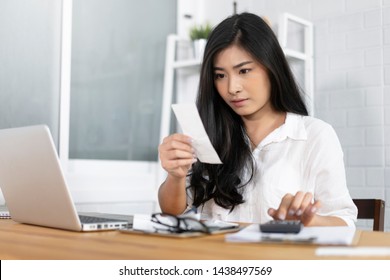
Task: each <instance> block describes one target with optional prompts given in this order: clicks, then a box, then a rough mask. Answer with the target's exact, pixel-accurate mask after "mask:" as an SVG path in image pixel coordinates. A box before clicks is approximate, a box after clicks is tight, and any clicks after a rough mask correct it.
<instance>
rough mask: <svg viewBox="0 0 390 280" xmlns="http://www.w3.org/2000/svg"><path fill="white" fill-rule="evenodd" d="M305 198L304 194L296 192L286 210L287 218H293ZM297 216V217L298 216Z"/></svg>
mask: <svg viewBox="0 0 390 280" xmlns="http://www.w3.org/2000/svg"><path fill="white" fill-rule="evenodd" d="M304 196H305V193H304V192H301V191H299V192H297V193H296V194H295V196H294V199H293V200H292V202H291V204H290V207H289V209H288V212H287V213H288V216H290V217H291V216H295V215H296V213H297V212H298V210H299V208H300V207H301V204H302V201H303V198H304ZM298 216H299V215H298Z"/></svg>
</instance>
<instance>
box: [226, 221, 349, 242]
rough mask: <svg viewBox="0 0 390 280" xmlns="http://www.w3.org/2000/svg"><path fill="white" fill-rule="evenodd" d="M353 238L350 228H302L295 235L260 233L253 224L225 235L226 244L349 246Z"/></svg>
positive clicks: (256, 225) (257, 227)
mask: <svg viewBox="0 0 390 280" xmlns="http://www.w3.org/2000/svg"><path fill="white" fill-rule="evenodd" d="M354 236H355V228H352V227H304V228H303V229H302V230H301V231H300V232H299V233H297V234H283V233H262V232H260V229H259V225H258V224H254V225H250V226H248V227H246V228H245V229H243V230H241V231H239V232H237V233H232V234H227V235H226V237H225V240H226V241H228V242H282V243H286V242H287V243H312V244H321V245H351V244H352V242H353V240H354Z"/></svg>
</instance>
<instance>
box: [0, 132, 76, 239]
mask: <svg viewBox="0 0 390 280" xmlns="http://www.w3.org/2000/svg"><path fill="white" fill-rule="evenodd" d="M0 188H1V190H2V192H3V195H4V198H5V201H6V203H7V207H8V209H9V212H10V214H11V217H12V219H13V220H15V221H17V222H20V223H28V224H34V225H41V226H47V227H55V228H62V229H67V230H74V231H80V230H81V229H82V227H81V224H80V221H79V218H78V215H77V212H76V209H75V207H74V203H73V201H72V198H71V196H70V193H69V190H68V188H67V185H66V182H65V178H64V176H63V173H62V171H61V167H60V162H59V160H58V157H57V152H56V149H55V146H54V143H53V140H52V137H51V135H50V131H49V129H48V127H47V126H45V125H38V126H29V127H20V128H11V129H3V130H0Z"/></svg>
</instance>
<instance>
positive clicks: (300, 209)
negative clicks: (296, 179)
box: [268, 191, 321, 226]
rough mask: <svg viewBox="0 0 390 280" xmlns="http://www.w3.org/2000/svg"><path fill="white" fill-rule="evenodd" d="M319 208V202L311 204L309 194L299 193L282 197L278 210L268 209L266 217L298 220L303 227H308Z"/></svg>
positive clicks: (310, 195) (311, 199) (311, 200)
mask: <svg viewBox="0 0 390 280" xmlns="http://www.w3.org/2000/svg"><path fill="white" fill-rule="evenodd" d="M320 206H321V204H320V202H319V201H314V202H313V195H312V194H311V193H309V192H307V193H305V192H300V191H299V192H297V193H296V194H295V195H292V194H286V195H285V196H283V198H282V201H281V202H280V205H279V208H278V209H274V208H269V209H268V215H270V216H271V217H272V218H274V220H300V221H301V222H302V223H303V224H304V225H305V226H310V225H311V224H312V222H313V218H314V217H315V216H316V213H317V210H318V208H319V207H320Z"/></svg>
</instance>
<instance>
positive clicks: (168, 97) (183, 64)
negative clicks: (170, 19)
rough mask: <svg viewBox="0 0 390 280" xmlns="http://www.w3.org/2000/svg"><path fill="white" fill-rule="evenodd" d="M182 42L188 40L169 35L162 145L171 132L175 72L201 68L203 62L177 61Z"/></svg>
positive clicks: (162, 111) (161, 131)
mask: <svg viewBox="0 0 390 280" xmlns="http://www.w3.org/2000/svg"><path fill="white" fill-rule="evenodd" d="M182 40H186V39H183V38H180V37H179V36H178V35H175V34H171V35H168V38H167V46H166V54H165V71H164V88H163V98H162V109H161V126H160V143H161V142H162V140H163V139H164V137H166V136H167V135H168V133H169V131H170V123H171V104H172V98H173V89H174V85H173V83H174V77H175V71H176V70H177V69H181V68H190V67H199V66H200V65H201V61H200V60H196V59H186V60H177V49H178V46H177V44H178V42H180V41H182Z"/></svg>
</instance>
